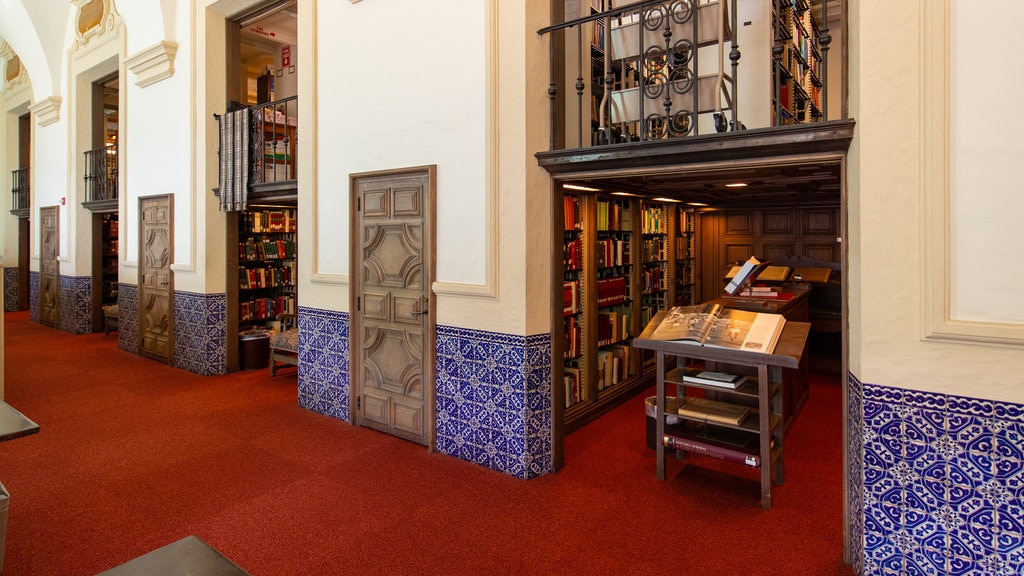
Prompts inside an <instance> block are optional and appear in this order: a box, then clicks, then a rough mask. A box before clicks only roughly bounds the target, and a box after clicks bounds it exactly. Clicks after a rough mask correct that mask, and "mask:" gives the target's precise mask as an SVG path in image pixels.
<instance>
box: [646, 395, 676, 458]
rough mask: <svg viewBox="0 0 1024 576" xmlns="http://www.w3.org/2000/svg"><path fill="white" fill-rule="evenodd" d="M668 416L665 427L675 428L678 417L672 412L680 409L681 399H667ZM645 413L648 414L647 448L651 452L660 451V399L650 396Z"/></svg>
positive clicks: (671, 397) (672, 397) (673, 397)
mask: <svg viewBox="0 0 1024 576" xmlns="http://www.w3.org/2000/svg"><path fill="white" fill-rule="evenodd" d="M665 407H666V412H665V414H666V416H665V425H666V426H675V425H676V424H678V423H679V417H678V416H672V415H671V414H672V412H674V411H676V410H678V409H679V398H676V397H675V396H669V397H667V398H665ZM644 413H646V414H647V447H648V448H650V449H651V450H657V449H658V397H657V396H648V397H647V399H646V400H644Z"/></svg>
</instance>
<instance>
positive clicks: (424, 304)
mask: <svg viewBox="0 0 1024 576" xmlns="http://www.w3.org/2000/svg"><path fill="white" fill-rule="evenodd" d="M429 303H430V300H428V299H427V297H426V296H423V297H422V298H420V309H419V310H413V311H412V313H413V314H414V315H418V314H426V313H427V312H428V311H429V309H428V305H429Z"/></svg>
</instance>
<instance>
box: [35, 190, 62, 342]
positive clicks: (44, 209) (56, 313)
mask: <svg viewBox="0 0 1024 576" xmlns="http://www.w3.org/2000/svg"><path fill="white" fill-rule="evenodd" d="M51 210H52V211H53V212H54V219H55V221H56V226H54V243H56V245H57V252H56V254H55V256H54V260H55V261H56V262H57V274H56V276H57V278H56V281H57V297H56V299H55V300H54V302H55V304H54V308H55V310H54V317H55V319H54V323H53V325H52V326H51V327H52V328H57V329H60V206H58V205H56V204H55V205H53V206H40V207H39V296H38V299H39V323H40V324H42V325H44V326H50V324H47V323H46V322H44V321H43V319H44V315H43V286H42V285H43V274H44V268H45V266H44V264H45V262H44V258H43V255H44V253H45V251H44V250H43V248H44V246H43V238H45V237H46V235H45V234H43V225H44V223H45V222H46V218H45V217H44V216H43V214H44V213H45V212H48V211H51Z"/></svg>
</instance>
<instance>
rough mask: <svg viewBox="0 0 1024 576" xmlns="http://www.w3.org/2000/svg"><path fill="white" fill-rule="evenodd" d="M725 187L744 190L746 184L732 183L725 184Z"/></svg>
mask: <svg viewBox="0 0 1024 576" xmlns="http://www.w3.org/2000/svg"><path fill="white" fill-rule="evenodd" d="M725 187H726V188H746V187H747V183H746V182H733V183H732V184H726V185H725Z"/></svg>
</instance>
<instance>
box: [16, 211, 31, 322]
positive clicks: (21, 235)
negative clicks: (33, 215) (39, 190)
mask: <svg viewBox="0 0 1024 576" xmlns="http://www.w3.org/2000/svg"><path fill="white" fill-rule="evenodd" d="M31 236H32V223H31V222H30V221H29V219H28V218H18V308H17V309H18V310H28V309H29V307H30V306H31V303H30V302H29V294H30V291H29V285H28V284H29V282H28V279H29V276H30V272H29V270H30V262H31V252H30V251H29V248H30V246H31V244H30V238H31Z"/></svg>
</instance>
